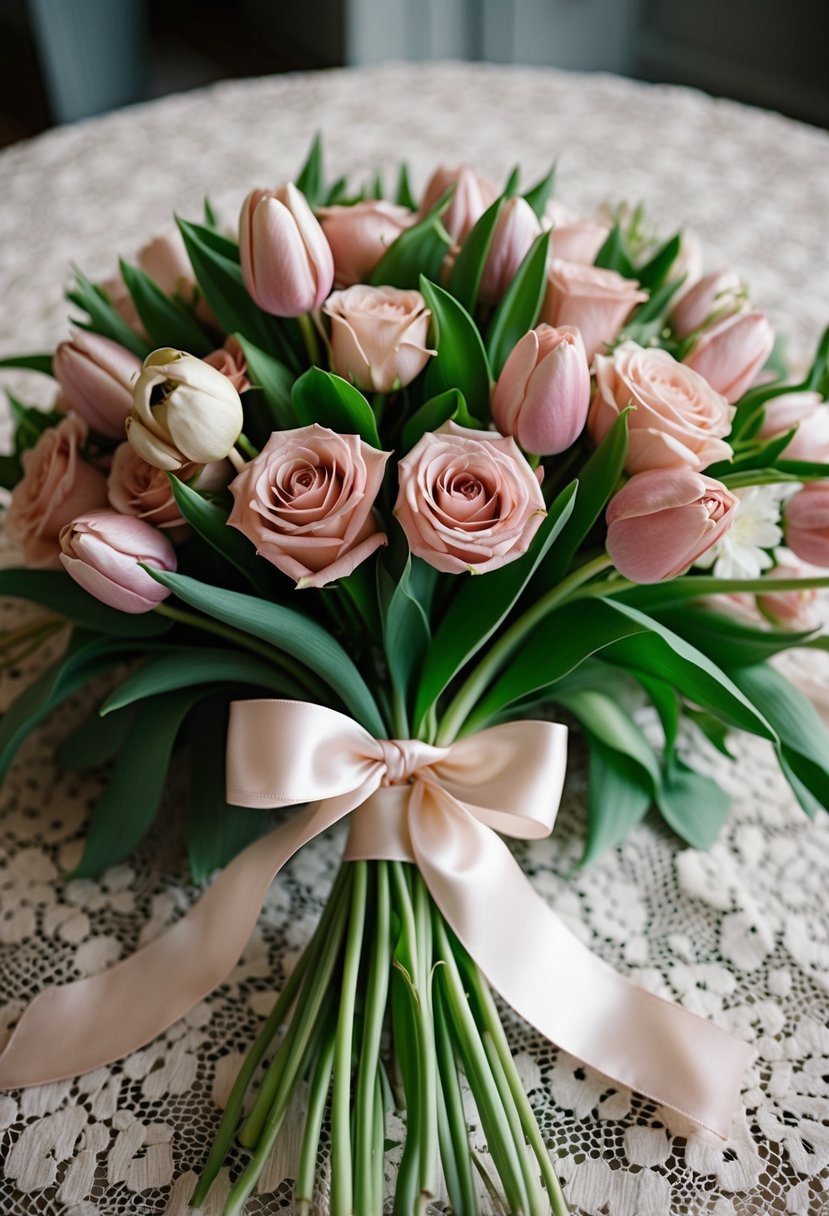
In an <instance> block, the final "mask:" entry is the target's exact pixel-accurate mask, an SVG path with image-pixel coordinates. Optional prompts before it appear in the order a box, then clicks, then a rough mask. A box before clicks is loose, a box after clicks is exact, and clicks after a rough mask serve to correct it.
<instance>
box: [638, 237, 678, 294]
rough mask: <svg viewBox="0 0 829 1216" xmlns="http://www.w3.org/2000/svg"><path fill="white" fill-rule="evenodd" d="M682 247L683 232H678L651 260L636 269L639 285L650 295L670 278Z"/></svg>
mask: <svg viewBox="0 0 829 1216" xmlns="http://www.w3.org/2000/svg"><path fill="white" fill-rule="evenodd" d="M681 249H682V234H681V233H680V232H678V233H677V234H676V236H672V237H671V239H670V240H669V241H666V242H665V244H664V245H663V246H662V247H661V248H660V249H658V250H657V251H656V253H655V254H654V255H653V257H652V258H651V260H650V261H649V262H647V263H646V264H645V265H644V266H640V267H639V269H638V270H637V271H636V276H635V277H636V278H637V279H638V280H639V286H640V287H641V288H642V289H643V290H644V291H647V292H648V293H649V294H650V295H653V293H654V292H655V291H658V290H659V288H660V287H662V285H663V283H664V282H665V281H666V279H667V278H668V275H669V274H670V272H671V267H672V266H673V264H674V262H675V261H676V259H677V258H678V257H679V253H680V250H681Z"/></svg>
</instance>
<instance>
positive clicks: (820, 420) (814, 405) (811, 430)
mask: <svg viewBox="0 0 829 1216" xmlns="http://www.w3.org/2000/svg"><path fill="white" fill-rule="evenodd" d="M763 414H764V417H763V425H762V426H761V427H760V430H759V432H758V436H757V437H758V438H759V439H774V438H775V437H776V436H778V435H785V434H786V432H787V431H790V430H791V429H792V427H795V426H796V427H797V430H796V431H795V433H794V435H793V436H792V438H791V439H790V440H789V442H788V443H787V444H786V446H785V448H784V449H783V451H782V452H781V453H780V455H781V457H783V458H784V459H786V460H817V461H826V462H829V405H827V404H826V402H824V400H823V398H822V397H821V395H820V393H782V394H781V395H780V396H779V397H772V399H771V401H767V402H766V404H765V406H764V407H763Z"/></svg>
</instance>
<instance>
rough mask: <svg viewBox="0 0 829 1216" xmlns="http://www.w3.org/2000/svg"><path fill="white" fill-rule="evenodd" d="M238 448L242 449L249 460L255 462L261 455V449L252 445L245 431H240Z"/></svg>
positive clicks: (237, 441) (237, 442)
mask: <svg viewBox="0 0 829 1216" xmlns="http://www.w3.org/2000/svg"><path fill="white" fill-rule="evenodd" d="M236 446H237V447H239V448H241V449H242V451H243V452H244V453H245V455H246V456H247V458H248V460H255V459H256V457H257V456H258V455H259V449H258V448H257V447H255V446H254V445H253V444H252V443H251V441H250V440H249V439H248V437H247V435H246V434H245V432H244V431H240V433H239V437H238V438H237V440H236Z"/></svg>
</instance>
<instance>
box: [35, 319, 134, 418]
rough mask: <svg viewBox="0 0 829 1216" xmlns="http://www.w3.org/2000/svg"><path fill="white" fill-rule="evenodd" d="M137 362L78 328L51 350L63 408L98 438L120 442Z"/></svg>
mask: <svg viewBox="0 0 829 1216" xmlns="http://www.w3.org/2000/svg"><path fill="white" fill-rule="evenodd" d="M140 371H141V360H140V359H139V358H138V356H137V355H134V354H133V353H132V351H129V350H127V348H126V347H125V346H121V345H120V344H119V343H118V342H113V341H112V339H111V338H104V337H102V336H101V335H100V334H93V333H87V332H86V330H83V329H79V330H77V331H76V333H75V334H74V335H73V336H72V338H71V340H70V341H68V342H61V343H60V345H59V346H58V348H57V350H56V351H55V361H54V372H55V379H56V380H57V382H58V384H59V385H60V387H61V390H62V392H63V400H64V403H65V405H66V407H67V409H70V410H74V412H75V413H76V414H78V415H79V416H80V417H81V418H83V420H84V422H86V423H88V424H89V426H91V427H92V429H93V430H94V431H97V432H98V434H99V435H105V436H106V437H107V438H108V439H123V438H124V435H125V433H126V432H125V430H124V423H125V421H126V418H127V415H128V414H129V412H130V410H131V409H132V385H133V381H134V380H136V379H137V378H138V373H139V372H140Z"/></svg>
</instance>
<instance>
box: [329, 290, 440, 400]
mask: <svg viewBox="0 0 829 1216" xmlns="http://www.w3.org/2000/svg"><path fill="white" fill-rule="evenodd" d="M323 312H324V313H325V315H326V316H327V317H330V319H331V357H332V363H333V365H334V370H335V371H336V372H337V374H338V375H340V376H342V377H343V378H344V379H345V380H350V381H351V382H352V383H353V384H356V385H357V387H358V388H362V389H370V390H372V391H373V392H375V393H390V392H391V391H392V389H394V388H397V387H401V388H405V387H406V385H407V384H411V382H412V380H414V378H415V376H417V375H419V374H420V372H422V371H423V368H424V367H425V366H426V364H427V362H428V360H429V359H430V358H431V356H432V355H433V354H435V352H434V351H433V350H430V349H429V348H428V347H427V345H426V339H427V338H428V336H429V318H430V317H431V315H432V314H431V313H430V311H429V309H428V308H427V307H426V301H425V300H424V299H423V296H422V295H421V294H420V292H419V291H401V290H400V289H399V288H397V287H365V286H363V285H361V284H358V285H357V286H356V287H349V288H347V289H346V290H345V291H335V292H332V294H331V295H330V296H329V297H328V299H327V300H326V301H325V306H324V308H323Z"/></svg>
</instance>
